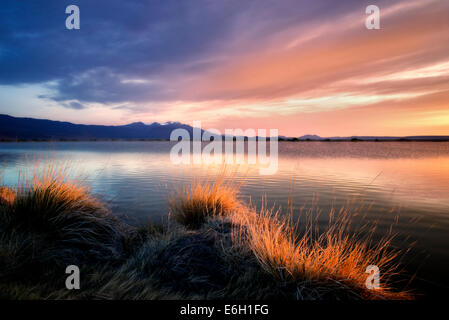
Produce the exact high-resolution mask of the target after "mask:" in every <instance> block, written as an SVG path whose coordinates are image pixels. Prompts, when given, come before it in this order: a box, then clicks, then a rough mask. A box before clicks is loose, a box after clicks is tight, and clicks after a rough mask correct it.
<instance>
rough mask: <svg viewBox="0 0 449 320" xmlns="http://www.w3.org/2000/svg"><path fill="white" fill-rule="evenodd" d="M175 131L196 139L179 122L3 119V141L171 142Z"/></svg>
mask: <svg viewBox="0 0 449 320" xmlns="http://www.w3.org/2000/svg"><path fill="white" fill-rule="evenodd" d="M175 129H186V130H187V131H188V132H189V134H190V136H191V137H192V136H193V128H192V127H191V126H189V125H186V124H182V123H179V122H169V123H166V124H160V123H157V122H154V123H152V124H149V125H146V124H144V123H142V122H134V123H130V124H127V125H122V126H101V125H83V124H74V123H70V122H61V121H51V120H41V119H32V118H15V117H11V116H8V115H0V139H14V140H16V139H25V140H31V139H45V140H60V139H67V140H70V139H77V140H87V139H170V133H171V132H172V131H173V130H175Z"/></svg>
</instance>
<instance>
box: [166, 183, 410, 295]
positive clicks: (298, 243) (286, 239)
mask: <svg viewBox="0 0 449 320" xmlns="http://www.w3.org/2000/svg"><path fill="white" fill-rule="evenodd" d="M237 191H238V188H236V187H235V186H234V185H233V184H232V183H230V182H227V183H225V179H224V177H220V178H219V179H218V180H217V182H215V183H213V182H208V181H206V182H202V181H195V182H194V183H192V184H191V185H189V186H188V187H185V188H184V189H180V190H178V191H177V192H176V193H175V194H174V195H172V197H171V199H170V209H171V212H172V213H173V214H174V217H175V219H176V221H178V222H179V223H181V224H183V225H184V226H187V227H191V228H198V227H199V226H200V225H201V224H202V223H204V222H205V221H206V218H207V217H214V216H218V217H223V216H226V217H228V219H230V221H231V222H232V224H233V225H234V226H236V230H235V231H234V235H233V239H234V243H235V244H236V245H243V246H246V247H249V248H250V250H251V251H252V253H253V254H254V256H255V257H256V259H257V261H258V262H259V263H260V265H261V267H262V268H263V269H264V270H265V271H266V272H267V273H269V274H271V275H272V276H273V277H274V278H275V279H276V280H277V281H279V282H281V283H285V282H295V283H297V285H298V298H313V299H320V298H323V297H325V296H326V295H332V291H336V292H337V291H339V293H338V294H339V295H340V297H341V295H342V293H341V292H340V291H343V295H348V296H351V297H352V298H356V299H410V298H411V294H409V293H408V292H394V290H393V289H392V288H391V287H390V285H389V283H388V282H389V280H390V278H391V277H392V276H394V275H396V270H397V269H398V265H397V264H395V261H396V260H397V258H398V256H399V254H400V252H398V251H394V250H392V248H391V241H392V239H393V235H392V234H391V232H388V233H387V234H386V235H385V236H384V237H383V238H382V239H380V240H378V241H374V240H373V238H372V236H373V235H374V231H375V228H374V227H373V228H371V229H367V228H366V226H364V228H361V229H360V230H361V231H360V232H358V233H354V232H351V231H350V225H351V215H350V212H349V210H345V209H342V210H340V211H339V212H338V213H336V212H334V211H332V212H331V213H330V217H329V226H328V228H327V230H326V231H325V232H323V233H319V232H318V231H317V226H316V225H315V224H316V222H314V221H313V220H310V221H308V222H307V223H306V224H307V226H306V228H305V231H303V232H302V233H301V236H298V233H297V230H296V226H295V225H294V223H293V222H292V218H291V216H290V217H287V218H285V217H281V216H280V214H279V212H273V211H270V210H267V209H265V208H262V209H261V210H259V211H258V212H257V211H256V210H255V209H252V208H250V207H249V206H245V205H243V204H242V203H241V202H240V201H239V200H238V199H237ZM369 265H376V266H377V267H378V268H379V269H380V285H381V287H380V288H379V289H367V287H366V284H365V282H366V279H367V277H368V274H367V273H365V271H366V267H367V266H369ZM301 288H313V290H311V291H310V290H309V292H307V290H303V292H300V291H301ZM334 298H335V297H334Z"/></svg>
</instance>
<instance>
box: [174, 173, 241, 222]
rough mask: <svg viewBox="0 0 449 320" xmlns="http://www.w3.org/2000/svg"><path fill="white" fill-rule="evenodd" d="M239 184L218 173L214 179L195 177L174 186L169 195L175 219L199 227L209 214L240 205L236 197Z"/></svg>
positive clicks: (220, 212)
mask: <svg viewBox="0 0 449 320" xmlns="http://www.w3.org/2000/svg"><path fill="white" fill-rule="evenodd" d="M238 190H239V186H238V185H237V184H235V183H233V182H232V180H230V181H227V180H226V177H225V176H218V177H217V178H216V180H215V181H214V182H211V181H209V180H195V181H194V182H193V183H191V184H190V185H187V186H184V187H181V188H177V189H176V190H175V192H174V193H172V195H171V197H170V199H169V210H170V213H171V214H172V216H173V217H174V219H175V220H176V221H177V222H178V223H180V224H182V225H184V226H185V227H187V228H191V229H195V228H198V227H200V226H201V225H202V224H203V223H204V222H205V221H206V220H207V219H208V218H210V217H222V216H226V215H227V214H229V213H230V212H233V211H236V210H239V208H240V207H241V206H242V204H241V202H240V201H239V200H238V199H237V193H238Z"/></svg>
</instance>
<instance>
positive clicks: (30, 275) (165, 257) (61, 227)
mask: <svg viewBox="0 0 449 320" xmlns="http://www.w3.org/2000/svg"><path fill="white" fill-rule="evenodd" d="M237 193H238V188H237V187H236V186H235V185H234V184H233V183H231V182H226V180H225V179H224V177H221V178H219V179H217V180H216V181H215V182H208V181H196V182H194V183H192V184H191V185H189V186H187V187H185V188H183V189H180V190H178V191H177V192H175V193H174V194H173V195H172V198H171V199H170V213H171V214H173V215H174V217H175V220H176V221H177V222H178V223H179V224H180V225H179V224H178V225H176V224H175V225H174V226H172V225H169V227H168V228H167V227H161V226H155V225H151V224H149V225H148V226H145V227H141V228H133V227H130V226H127V225H125V224H124V223H122V222H120V221H119V220H118V219H117V218H115V217H114V216H113V215H112V214H111V213H110V212H109V211H108V210H107V209H106V208H105V207H104V206H103V205H102V204H101V203H100V202H99V201H98V200H97V199H96V198H94V197H93V196H92V195H91V194H90V192H89V189H88V188H87V187H85V186H84V185H83V183H80V182H78V181H76V180H74V179H72V178H70V176H69V175H68V174H67V171H66V170H64V169H60V168H56V167H54V166H52V165H50V166H48V167H47V168H45V169H44V170H42V171H40V172H37V173H36V174H35V175H33V176H32V178H31V179H28V180H25V181H24V182H23V183H22V184H20V185H19V187H17V188H16V190H13V189H9V188H0V298H2V299H224V298H227V299H276V298H278V299H279V298H280V299H332V300H335V299H409V298H411V297H412V296H411V295H410V294H409V293H408V292H401V291H395V290H393V288H392V287H391V286H390V284H389V279H390V277H391V276H392V275H395V272H396V271H395V270H397V265H396V264H395V261H396V260H397V257H398V255H399V252H398V251H394V250H392V249H391V240H392V236H391V235H390V234H387V235H386V236H385V237H384V238H383V239H380V240H378V241H374V240H373V239H372V237H371V235H372V234H373V233H374V229H371V230H368V232H365V233H364V234H361V233H353V232H351V231H350V228H349V226H350V216H349V215H348V214H347V212H345V211H343V212H340V213H341V215H339V216H341V217H340V218H336V217H334V215H335V213H334V212H331V218H330V221H331V222H330V225H329V227H328V228H327V230H325V231H324V232H321V233H319V232H316V229H315V228H314V225H313V223H310V224H306V226H305V228H303V229H304V231H302V232H298V230H297V228H296V225H294V224H293V222H292V219H291V218H285V217H283V216H281V215H280V214H279V212H273V211H270V210H266V209H264V208H262V209H261V210H255V209H253V208H251V207H250V206H246V205H244V204H243V203H242V202H241V201H239V199H238V197H237ZM186 227H187V229H188V230H186ZM303 227H304V226H303ZM72 264H75V265H78V266H79V267H80V268H81V273H82V275H83V290H73V291H68V290H65V286H64V281H65V277H66V274H65V268H66V267H67V266H68V265H72ZM368 265H377V266H378V267H379V269H380V270H381V281H380V283H381V288H380V289H377V290H368V289H367V288H366V286H365V281H366V278H367V276H368V275H367V274H366V273H365V270H366V267H367V266H368Z"/></svg>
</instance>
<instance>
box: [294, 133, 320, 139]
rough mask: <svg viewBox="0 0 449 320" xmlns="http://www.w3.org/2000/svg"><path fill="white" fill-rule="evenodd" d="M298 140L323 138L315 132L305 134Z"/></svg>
mask: <svg viewBox="0 0 449 320" xmlns="http://www.w3.org/2000/svg"><path fill="white" fill-rule="evenodd" d="M298 139H299V140H323V139H324V138H321V137H320V136H317V135H316V134H306V135H305V136H302V137H299V138H298Z"/></svg>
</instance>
